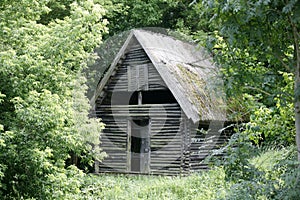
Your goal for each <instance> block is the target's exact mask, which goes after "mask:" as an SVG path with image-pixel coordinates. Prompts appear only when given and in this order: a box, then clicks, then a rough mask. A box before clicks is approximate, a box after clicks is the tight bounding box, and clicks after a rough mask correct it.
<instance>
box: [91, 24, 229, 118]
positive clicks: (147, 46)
mask: <svg viewBox="0 0 300 200" xmlns="http://www.w3.org/2000/svg"><path fill="white" fill-rule="evenodd" d="M133 41H138V43H139V44H140V45H141V46H142V48H143V49H144V51H145V52H146V54H147V56H148V57H149V59H150V60H151V62H152V64H153V65H154V67H155V68H156V70H157V71H158V73H159V74H160V76H161V78H162V79H163V81H164V82H165V83H166V85H167V87H168V88H169V89H170V91H171V92H172V94H173V96H174V97H175V99H176V100H177V102H178V104H179V105H180V107H181V108H182V110H183V111H184V113H185V115H186V116H187V117H188V118H189V119H191V120H192V121H193V122H194V123H196V122H198V121H199V120H225V114H224V112H223V110H222V109H219V106H220V104H222V103H223V102H222V101H219V99H217V98H215V97H214V96H213V95H212V96H210V95H209V94H208V95H207V92H208V91H207V90H205V89H204V87H206V85H207V81H209V80H207V79H210V77H211V75H210V74H211V73H212V69H213V68H214V66H213V65H212V64H211V62H210V61H209V60H208V59H206V58H204V55H202V54H200V53H199V49H196V48H195V47H194V46H193V45H190V44H187V43H184V42H182V41H179V40H175V39H173V38H171V37H168V36H165V35H160V34H156V33H152V32H148V31H141V30H133V31H131V32H130V34H129V36H128V38H127V40H126V41H125V43H124V44H123V46H122V47H121V49H120V50H119V52H118V54H117V56H116V57H115V59H114V60H113V62H112V64H111V65H110V67H109V69H108V71H107V72H106V74H105V75H104V77H103V78H102V80H101V81H100V83H99V84H98V86H97V89H96V91H95V95H94V97H93V98H92V99H91V104H92V106H93V107H94V104H95V100H96V99H97V98H98V96H99V95H100V94H101V92H102V90H103V88H104V87H105V85H106V84H107V82H108V80H109V79H110V77H111V76H112V75H113V73H114V71H115V68H116V66H117V64H118V62H119V61H120V59H121V58H122V57H123V56H124V55H125V53H126V52H127V50H128V49H129V48H130V45H131V43H132V42H133ZM194 65H197V67H193V66H194ZM205 78H206V80H204V79H205ZM195 82H197V83H195ZM199 82H203V84H202V85H201V84H200V86H199ZM202 86H203V88H201V87H202Z"/></svg>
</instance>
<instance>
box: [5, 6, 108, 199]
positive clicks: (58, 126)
mask: <svg viewBox="0 0 300 200" xmlns="http://www.w3.org/2000/svg"><path fill="white" fill-rule="evenodd" d="M59 2H60V3H61V5H63V4H66V5H68V6H69V10H68V11H69V12H67V13H66V15H60V14H59V15H56V14H57V13H56V14H55V13H51V8H52V9H54V8H56V7H55V6H53V4H54V3H55V1H48V0H41V1H40V0H23V1H21V2H20V1H17V0H12V1H7V0H4V1H1V2H0V10H1V11H0V18H1V22H0V35H1V37H0V98H1V102H0V103H1V106H0V113H1V115H0V124H1V125H0V181H1V184H0V196H2V197H4V198H5V197H6V198H18V199H22V198H38V199H52V198H57V199H69V198H71V197H70V196H71V195H74V194H76V193H78V192H80V190H79V187H80V179H79V178H80V177H82V176H83V173H82V172H80V171H79V170H78V169H77V168H76V167H74V166H70V167H67V168H66V165H65V161H66V159H67V158H68V157H69V153H70V152H75V153H77V154H78V155H80V154H81V153H87V152H91V151H93V152H94V153H95V154H96V156H98V158H99V157H101V154H100V152H99V149H97V148H94V147H95V146H97V145H98V144H99V133H100V130H101V128H102V127H103V125H102V124H101V123H99V121H98V120H95V119H89V118H88V116H87V114H88V110H89V103H88V99H87V98H86V97H85V96H84V93H85V91H86V87H85V82H86V80H85V79H84V77H83V76H82V75H81V71H82V69H84V68H85V67H87V62H88V61H90V60H91V59H93V50H94V48H95V47H96V46H98V45H99V44H100V43H101V41H102V35H103V34H104V33H106V32H107V28H106V25H107V21H106V20H105V19H103V15H104V13H105V10H104V9H103V7H102V6H101V5H99V4H96V3H94V1H93V0H85V1H80V2H78V3H72V4H70V3H69V4H68V2H70V1H67V0H66V1H59ZM55 5H57V4H55ZM45 16H47V17H45Z"/></svg>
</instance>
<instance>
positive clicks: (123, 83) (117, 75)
mask: <svg viewBox="0 0 300 200" xmlns="http://www.w3.org/2000/svg"><path fill="white" fill-rule="evenodd" d="M143 86H144V87H143ZM104 88H105V89H106V91H109V92H112V91H114V92H118V91H136V90H144V91H147V90H166V89H167V88H166V85H165V83H164V81H163V80H162V78H161V77H160V75H159V74H158V72H157V70H156V69H155V68H154V66H153V64H152V63H151V61H150V60H149V58H148V56H147V55H146V53H145V51H144V50H143V49H142V48H141V47H139V46H136V48H135V49H133V50H130V51H129V52H128V53H126V54H125V56H124V58H123V59H121V60H120V61H119V64H118V65H117V67H116V71H115V72H114V73H113V75H112V77H111V79H110V81H109V83H108V84H107V85H106V86H105V87H104Z"/></svg>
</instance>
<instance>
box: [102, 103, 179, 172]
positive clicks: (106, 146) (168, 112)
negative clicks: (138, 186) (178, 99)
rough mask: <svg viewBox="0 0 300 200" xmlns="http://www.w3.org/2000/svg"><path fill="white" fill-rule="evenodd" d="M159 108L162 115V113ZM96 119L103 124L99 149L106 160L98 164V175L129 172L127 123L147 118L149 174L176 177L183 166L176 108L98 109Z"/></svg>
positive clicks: (157, 105) (130, 107)
mask: <svg viewBox="0 0 300 200" xmlns="http://www.w3.org/2000/svg"><path fill="white" fill-rule="evenodd" d="M162 108H163V109H164V113H162ZM97 115H98V116H101V118H102V121H103V122H104V123H105V124H106V128H105V129H104V133H103V136H102V138H101V141H102V143H101V145H100V146H101V148H102V149H103V151H105V152H106V153H107V154H108V155H109V157H108V158H106V159H105V160H104V162H103V163H102V164H100V171H119V172H128V171H129V169H128V166H127V156H128V153H130V152H128V149H127V128H128V120H130V119H136V118H143V117H145V118H150V133H151V135H150V142H151V144H150V147H151V150H150V171H149V173H151V174H179V173H180V172H181V171H183V169H182V162H183V160H182V159H183V157H182V154H183V140H182V139H183V137H184V132H183V127H182V125H183V122H182V113H181V110H180V107H179V105H178V104H164V105H162V104H151V105H150V104H148V105H119V106H116V105H115V106H110V105H99V106H98V107H97Z"/></svg>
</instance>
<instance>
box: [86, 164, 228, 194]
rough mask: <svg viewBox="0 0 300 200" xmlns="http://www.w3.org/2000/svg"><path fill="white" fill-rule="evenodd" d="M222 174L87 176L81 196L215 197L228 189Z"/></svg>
mask: <svg viewBox="0 0 300 200" xmlns="http://www.w3.org/2000/svg"><path fill="white" fill-rule="evenodd" d="M224 177H225V174H224V170H223V169H222V168H218V169H215V170H211V171H207V172H202V173H199V174H193V175H191V176H188V177H164V176H133V175H96V176H95V175H91V176H88V177H86V179H85V185H86V187H85V188H83V190H82V191H83V194H84V195H83V197H84V198H83V199H94V198H97V199H118V200H119V199H120V200H121V199H153V200H156V199H203V200H204V199H205V200H206V199H208V197H209V198H210V199H215V198H217V197H222V196H224V195H225V193H226V190H227V189H228V188H229V185H228V183H226V182H225V181H224Z"/></svg>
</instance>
